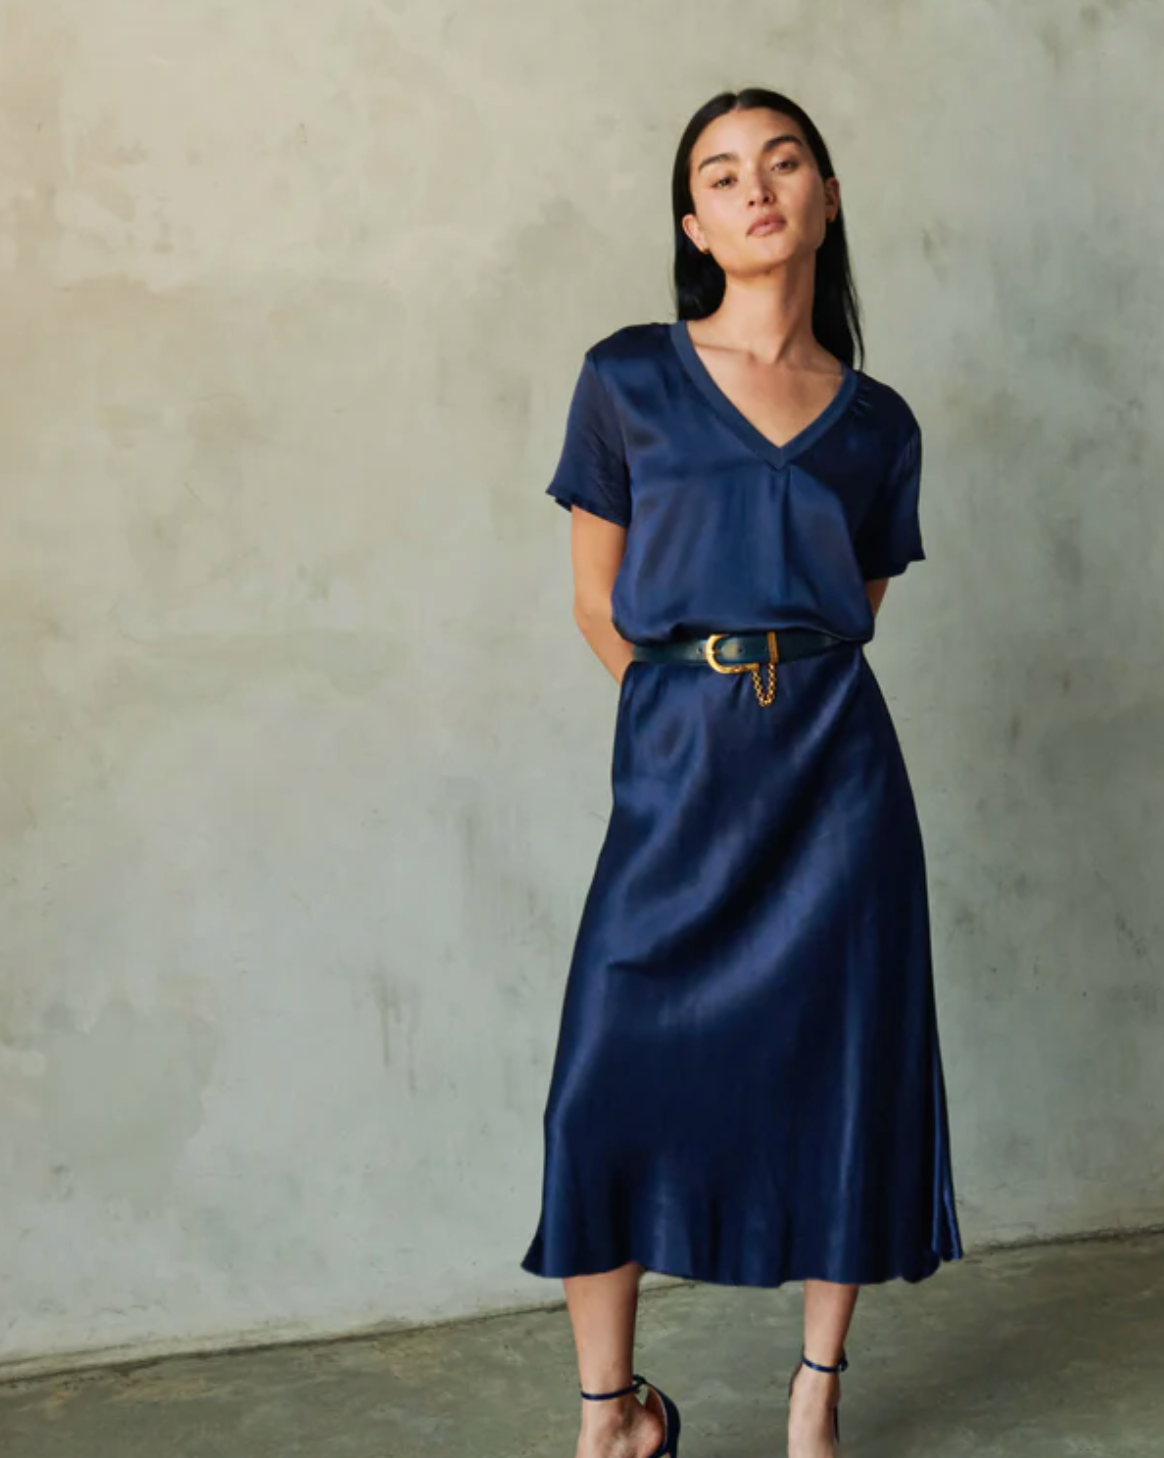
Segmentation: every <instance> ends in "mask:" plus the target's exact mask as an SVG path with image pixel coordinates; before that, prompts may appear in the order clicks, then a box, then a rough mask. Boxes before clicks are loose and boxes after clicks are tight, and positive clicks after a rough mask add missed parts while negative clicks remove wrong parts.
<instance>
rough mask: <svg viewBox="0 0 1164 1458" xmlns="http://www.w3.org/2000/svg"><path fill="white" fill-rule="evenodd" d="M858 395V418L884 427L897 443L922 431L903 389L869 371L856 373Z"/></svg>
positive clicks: (861, 370)
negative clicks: (902, 391) (896, 387)
mask: <svg viewBox="0 0 1164 1458" xmlns="http://www.w3.org/2000/svg"><path fill="white" fill-rule="evenodd" d="M854 374H855V375H856V376H857V393H856V396H855V398H854V401H853V407H854V411H855V413H856V415H857V416H858V417H864V418H865V420H866V421H867V423H868V424H870V425H875V426H878V427H880V428H881V429H883V430H884V431H885V433H886V434H887V435H889V436H891V437H893V438H894V439H896V440H899V441H905V440H907V439H908V438H909V437H910V436H913V435H916V434H918V433H919V432H920V429H921V427H920V426H919V425H918V420H917V416H916V415H915V414H914V413H913V410H912V408H911V406H910V404H909V401H908V400H907V399H906V398H905V396H904V395H903V394H902V393H901V391H900V390H897V389H895V388H894V386H893V385H890V384H888V383H887V382H886V381H885V380H879V379H877V378H876V377H875V376H874V375H870V374H868V373H867V372H866V371H865V370H863V369H860V370H854Z"/></svg>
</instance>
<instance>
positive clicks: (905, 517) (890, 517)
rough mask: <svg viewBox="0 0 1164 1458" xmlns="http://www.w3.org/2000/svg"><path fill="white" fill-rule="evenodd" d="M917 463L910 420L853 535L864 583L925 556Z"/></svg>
mask: <svg viewBox="0 0 1164 1458" xmlns="http://www.w3.org/2000/svg"><path fill="white" fill-rule="evenodd" d="M921 466H922V445H921V430H920V428H919V427H918V424H917V422H916V421H914V422H913V424H912V426H911V429H910V433H909V436H908V437H907V439H906V441H905V444H904V445H903V446H902V447H901V449H900V450H899V451H898V454H897V457H896V459H895V460H894V462H893V465H892V467H891V468H890V470H889V473H888V475H887V476H886V478H885V480H884V481H883V482H882V483H881V487H880V489H879V490H878V491H877V493H876V495H875V496H874V498H873V501H872V503H871V504H870V506H869V509H868V511H867V513H866V514H865V517H864V519H863V520H862V522H861V525H860V526H859V527H858V529H857V534H856V537H855V538H854V545H855V547H856V551H857V561H858V562H859V563H860V566H861V575H862V577H863V578H864V579H865V581H866V582H870V581H872V580H873V579H875V578H879V577H896V576H898V574H899V573H902V572H904V571H905V569H906V568H907V567H908V566H909V564H910V563H911V562H920V561H923V560H924V558H925V555H926V554H925V550H924V549H923V547H922V539H921V525H920V522H919V520H918V494H919V490H920V487H921Z"/></svg>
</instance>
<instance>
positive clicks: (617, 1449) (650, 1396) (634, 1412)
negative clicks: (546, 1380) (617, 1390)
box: [575, 1392, 667, 1458]
mask: <svg viewBox="0 0 1164 1458" xmlns="http://www.w3.org/2000/svg"><path fill="white" fill-rule="evenodd" d="M666 1431H667V1421H666V1418H665V1416H664V1414H663V1409H662V1405H661V1403H660V1402H659V1400H658V1398H657V1397H656V1396H655V1394H654V1393H653V1392H648V1393H647V1397H646V1401H645V1402H640V1401H639V1400H638V1398H637V1397H634V1396H633V1395H629V1396H627V1397H619V1398H614V1399H613V1400H612V1401H610V1402H584V1403H583V1404H582V1431H581V1433H579V1435H578V1447H577V1449H576V1450H575V1458H649V1455H650V1454H652V1453H654V1452H655V1451H656V1450H657V1449H658V1447H659V1444H660V1443H661V1442H662V1441H663V1437H664V1435H665V1433H666Z"/></svg>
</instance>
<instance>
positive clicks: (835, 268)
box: [671, 86, 865, 366]
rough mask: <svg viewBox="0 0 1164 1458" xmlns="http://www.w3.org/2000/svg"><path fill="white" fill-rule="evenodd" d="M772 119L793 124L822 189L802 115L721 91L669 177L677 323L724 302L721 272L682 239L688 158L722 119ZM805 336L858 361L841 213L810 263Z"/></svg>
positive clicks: (829, 170)
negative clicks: (766, 115) (747, 115)
mask: <svg viewBox="0 0 1164 1458" xmlns="http://www.w3.org/2000/svg"><path fill="white" fill-rule="evenodd" d="M761 107H762V108H763V109H764V110H766V111H778V112H780V114H781V115H782V116H789V117H791V118H792V119H793V121H795V122H798V123H799V125H800V128H801V130H802V131H803V132H804V139H805V141H806V142H807V143H808V145H809V148H810V150H811V152H812V155H813V157H814V158H815V159H816V165H817V168H818V169H819V171H820V175H821V177H822V178H824V179H825V181H827V180H828V179H829V178H830V177H834V176H835V175H836V174H835V172H834V171H833V164H832V159H831V158H830V157H829V149H828V148H827V147H826V146H825V142H824V138H823V137H822V136H821V134H820V132H819V131H818V130H817V128H816V124H815V123H814V122H813V120H812V118H811V117H810V116H809V115H808V113H807V112H806V111H805V110H804V108H803V107H800V106H797V104H796V102H795V101H791V100H790V99H789V98H788V97H787V96H781V95H780V93H779V92H777V91H767V90H765V89H764V88H763V87H762V86H750V87H748V88H747V89H746V90H744V91H722V92H720V94H719V95H718V96H713V97H712V99H711V100H710V101H709V102H707V103H705V104H704V105H703V106H701V107H700V108H699V110H698V111H697V112H696V113H695V115H694V116H693V117H692V118H691V120H690V121H689V122H688V123H687V126H686V129H685V130H684V132H683V136H682V137H681V138H680V141H679V150H678V151H677V152H676V154H675V169H674V171H673V172H672V174H671V208H672V212H673V214H674V220H675V273H674V278H675V304H676V308H677V310H678V317H679V318H680V319H705V318H706V317H707V315H708V314H713V313H714V312H715V310H716V309H718V308H719V306H720V303H721V301H722V300H723V295H724V288H725V287H726V282H727V281H726V279H725V277H724V271H723V269H722V268H720V266H719V264H718V263H716V261H715V259H714V258H712V256H711V254H710V253H701V252H700V250H699V249H698V248H697V247H696V246H695V244H694V243H693V242H692V241H691V239H690V238H688V236H687V234H686V233H685V232H684V231H683V219H684V217H686V215H687V214H688V213H693V212H694V211H695V200H694V198H693V197H692V194H691V175H690V174H691V153H692V152H693V151H694V149H695V143H696V142H697V141H698V140H699V137H700V135H701V134H702V132H703V129H704V128H705V127H706V126H707V125H708V124H709V123H710V122H713V121H715V119H716V118H717V117H721V116H724V115H726V113H727V112H729V111H752V110H755V109H756V108H761ZM812 332H813V334H814V335H815V336H816V338H817V340H818V341H819V342H820V343H821V344H823V345H824V347H825V349H827V350H828V351H829V352H830V353H831V354H835V355H836V356H837V358H838V359H842V360H844V362H845V363H846V364H847V365H849V366H854V365H856V363H857V360H858V358H860V359H861V360H862V361H863V360H864V357H865V341H864V339H863V337H862V334H861V304H860V300H859V299H858V298H857V290H856V287H855V285H854V283H853V275H852V270H851V268H850V266H849V245H848V242H847V241H846V239H845V218H844V214H843V212H842V211H839V210H838V212H837V216H836V218H835V219H834V220H833V221H832V222H831V223H830V224H829V225H828V231H827V232H826V233H825V238H824V242H823V243H822V244H821V245H820V248H819V249H818V250H817V255H816V286H815V291H814V293H813V301H812Z"/></svg>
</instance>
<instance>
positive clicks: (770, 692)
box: [703, 629, 780, 709]
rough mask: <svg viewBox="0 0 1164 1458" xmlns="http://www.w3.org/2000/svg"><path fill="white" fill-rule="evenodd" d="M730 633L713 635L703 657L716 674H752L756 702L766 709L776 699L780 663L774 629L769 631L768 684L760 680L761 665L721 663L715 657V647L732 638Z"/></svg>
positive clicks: (708, 640) (709, 637)
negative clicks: (777, 665)
mask: <svg viewBox="0 0 1164 1458" xmlns="http://www.w3.org/2000/svg"><path fill="white" fill-rule="evenodd" d="M731 636H732V634H730V633H711V634H709V636H708V639H707V642H706V643H705V644H704V647H703V656H704V657H705V658H706V659H707V661H708V663H709V664H710V665H711V667H712V668H714V669H715V671H716V673H750V674H751V675H752V687H753V688H754V689H755V690H756V700H757V702H758V703H759V704H760V707H761V708H764V709H766V708H767V707H768V705H769V704H770V703H771V702H772V700H773V699H774V698H775V697H776V664H777V663H778V662H779V658H780V654H779V650H778V649H777V647H776V634H775V632H774V631H773V630H772V629H769V630H768V661H767V663H766V664H765V665H764V667H765V668H766V669H767V680H768V681H767V684H764V683H762V682H761V680H760V664H759V663H721V662H720V661H719V659H718V658H717V657H716V656H715V645H716V644H717V643H718V642H719V641H720V639H721V638H728V637H731Z"/></svg>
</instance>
